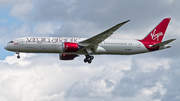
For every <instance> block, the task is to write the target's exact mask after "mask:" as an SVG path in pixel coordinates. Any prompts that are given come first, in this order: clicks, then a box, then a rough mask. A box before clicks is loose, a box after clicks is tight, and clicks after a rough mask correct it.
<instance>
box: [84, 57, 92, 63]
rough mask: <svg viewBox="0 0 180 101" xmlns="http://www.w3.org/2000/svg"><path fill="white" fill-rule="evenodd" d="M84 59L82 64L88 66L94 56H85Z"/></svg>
mask: <svg viewBox="0 0 180 101" xmlns="http://www.w3.org/2000/svg"><path fill="white" fill-rule="evenodd" d="M85 56H86V58H85V59H84V62H85V63H86V62H88V63H89V64H90V63H91V62H92V60H93V59H94V56H90V55H85Z"/></svg>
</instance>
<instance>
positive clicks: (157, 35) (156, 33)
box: [141, 18, 171, 43]
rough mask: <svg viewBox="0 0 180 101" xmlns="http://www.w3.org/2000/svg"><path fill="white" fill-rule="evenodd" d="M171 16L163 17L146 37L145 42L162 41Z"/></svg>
mask: <svg viewBox="0 0 180 101" xmlns="http://www.w3.org/2000/svg"><path fill="white" fill-rule="evenodd" d="M170 20H171V18H165V19H163V20H162V21H161V22H160V23H159V24H158V25H157V26H156V27H155V28H154V29H153V30H152V31H151V32H150V33H149V34H148V35H147V36H146V37H145V38H144V39H142V40H141V41H144V42H157V43H160V42H161V41H162V39H163V37H164V34H165V32H166V29H167V26H168V24H169V21H170Z"/></svg>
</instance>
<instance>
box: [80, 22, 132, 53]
mask: <svg viewBox="0 0 180 101" xmlns="http://www.w3.org/2000/svg"><path fill="white" fill-rule="evenodd" d="M129 21H130V20H127V21H124V22H122V23H119V24H117V25H115V26H113V27H111V28H110V29H108V30H106V31H104V32H102V33H100V34H98V35H96V36H93V37H91V38H89V39H86V40H83V41H81V42H79V43H78V45H80V46H82V47H83V48H82V49H86V51H87V52H88V53H91V50H92V49H94V48H95V49H96V48H97V46H98V44H100V43H101V42H102V41H104V40H105V39H107V38H108V37H109V36H111V35H112V34H113V32H114V31H116V30H117V29H119V28H120V27H121V26H122V25H124V24H125V23H127V22H129Z"/></svg>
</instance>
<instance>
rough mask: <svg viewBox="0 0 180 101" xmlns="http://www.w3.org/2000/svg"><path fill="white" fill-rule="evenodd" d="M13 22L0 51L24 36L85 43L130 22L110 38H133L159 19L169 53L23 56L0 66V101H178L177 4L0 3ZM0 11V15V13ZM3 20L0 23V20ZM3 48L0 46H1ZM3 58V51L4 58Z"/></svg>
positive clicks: (173, 0) (153, 0)
mask: <svg viewBox="0 0 180 101" xmlns="http://www.w3.org/2000/svg"><path fill="white" fill-rule="evenodd" d="M0 3H1V5H0V7H1V8H0V9H1V10H2V11H3V9H5V8H8V9H9V10H8V11H7V12H8V15H9V16H11V17H14V18H16V19H17V21H15V22H14V23H13V24H11V25H9V26H0V35H1V36H2V37H1V38H0V44H1V45H4V44H6V43H7V42H8V41H9V40H12V39H14V38H18V37H25V36H44V37H47V36H65V37H66V36H68V37H92V36H94V35H96V34H98V33H101V32H103V31H104V30H106V29H108V28H110V27H112V26H114V25H115V24H117V23H120V22H123V21H125V20H128V19H131V21H130V22H128V23H127V24H125V25H124V26H122V27H121V28H120V29H119V30H117V31H116V32H115V33H114V34H113V35H112V36H111V38H120V39H141V38H143V37H145V36H146V35H147V34H148V33H149V32H150V31H151V30H152V29H153V28H154V27H155V26H156V25H157V24H158V23H159V22H160V21H161V20H162V19H164V18H165V17H170V18H172V19H171V22H170V24H169V26H168V29H167V31H166V35H165V37H164V39H163V40H168V39H171V38H177V40H176V41H174V42H172V43H170V45H172V48H169V49H166V50H161V51H157V52H152V53H145V54H139V55H132V56H115V55H100V56H95V59H94V61H93V63H92V64H90V65H89V64H84V63H83V59H84V56H80V57H78V58H76V59H75V60H74V61H60V60H59V57H58V56H59V55H58V54H24V53H22V59H21V60H17V59H16V56H14V55H7V56H6V58H5V59H3V60H0V100H1V101H59V100H60V101H85V100H86V101H110V100H111V101H122V100H123V101H137V100H138V101H170V100H171V101H179V100H180V92H179V91H180V87H179V86H180V81H179V80H178V79H179V77H180V68H179V67H180V63H179V61H180V58H179V56H180V55H179V54H180V52H179V44H178V43H180V41H179V39H180V34H179V32H180V30H179V27H180V25H179V23H180V20H179V18H180V13H179V9H180V6H179V5H180V1H179V0H135V1H133V0H113V1H112V0H88V1H87V0H68V1H65V0H38V1H37V0H25V1H24V0H16V2H14V1H13V0H2V1H0ZM2 11H1V12H2ZM6 20H7V22H8V21H11V20H10V19H4V20H3V19H1V23H2V22H3V21H6ZM2 48H3V47H2ZM9 53H10V52H9Z"/></svg>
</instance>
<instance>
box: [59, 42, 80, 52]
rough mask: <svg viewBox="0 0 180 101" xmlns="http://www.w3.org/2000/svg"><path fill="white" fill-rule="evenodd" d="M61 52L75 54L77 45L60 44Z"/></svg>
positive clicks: (69, 43)
mask: <svg viewBox="0 0 180 101" xmlns="http://www.w3.org/2000/svg"><path fill="white" fill-rule="evenodd" d="M62 48H63V52H77V51H78V44H77V43H71V42H64V43H63V44H62Z"/></svg>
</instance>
